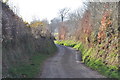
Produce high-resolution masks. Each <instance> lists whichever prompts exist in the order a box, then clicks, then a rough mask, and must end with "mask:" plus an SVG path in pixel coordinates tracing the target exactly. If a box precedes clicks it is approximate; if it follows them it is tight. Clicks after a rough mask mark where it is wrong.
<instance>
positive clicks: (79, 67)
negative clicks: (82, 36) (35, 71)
mask: <svg viewBox="0 0 120 80" xmlns="http://www.w3.org/2000/svg"><path fill="white" fill-rule="evenodd" d="M57 47H58V49H59V50H58V53H57V54H56V55H55V56H54V57H52V58H49V59H48V60H47V61H46V62H45V64H44V66H43V70H42V73H41V75H39V77H40V78H105V77H104V76H102V75H100V74H99V73H98V72H96V71H94V70H92V69H90V68H88V67H86V66H85V65H84V64H82V63H78V62H76V52H77V51H76V50H74V49H72V48H70V47H65V46H60V45H57Z"/></svg>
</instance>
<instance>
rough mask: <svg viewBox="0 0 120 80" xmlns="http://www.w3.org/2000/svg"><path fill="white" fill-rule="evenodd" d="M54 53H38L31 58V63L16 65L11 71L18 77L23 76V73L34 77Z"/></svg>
mask: <svg viewBox="0 0 120 80" xmlns="http://www.w3.org/2000/svg"><path fill="white" fill-rule="evenodd" d="M52 55H53V54H52ZM52 55H48V54H36V55H35V56H33V57H32V58H31V60H30V63H26V64H22V65H20V66H14V67H12V68H10V69H9V73H10V74H12V76H13V77H17V78H19V77H23V75H25V76H26V77H27V78H33V77H35V76H36V75H37V74H38V73H39V72H40V71H41V70H42V65H43V62H44V61H45V60H46V59H47V58H48V57H50V56H52Z"/></svg>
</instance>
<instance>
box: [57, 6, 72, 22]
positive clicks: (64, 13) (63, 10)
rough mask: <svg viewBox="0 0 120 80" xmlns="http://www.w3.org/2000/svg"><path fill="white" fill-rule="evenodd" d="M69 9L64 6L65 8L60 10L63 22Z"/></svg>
mask: <svg viewBox="0 0 120 80" xmlns="http://www.w3.org/2000/svg"><path fill="white" fill-rule="evenodd" d="M69 10H70V9H69V8H63V9H61V10H59V14H60V17H61V21H62V22H63V21H64V18H65V16H66V14H67V13H68V12H69Z"/></svg>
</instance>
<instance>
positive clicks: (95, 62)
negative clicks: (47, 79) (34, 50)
mask: <svg viewBox="0 0 120 80" xmlns="http://www.w3.org/2000/svg"><path fill="white" fill-rule="evenodd" d="M55 43H56V44H60V45H65V46H70V47H73V48H74V49H76V50H80V51H81V52H82V60H83V62H84V63H85V64H86V65H87V66H89V67H90V68H92V69H94V70H97V71H98V72H99V73H101V74H103V75H105V76H106V77H109V78H118V79H120V77H119V75H118V74H120V73H119V72H118V67H117V66H110V65H109V66H108V65H105V64H104V63H103V62H102V60H101V59H100V58H96V57H94V56H93V54H96V52H95V49H94V48H87V47H86V46H85V45H83V44H82V43H81V42H75V41H72V40H66V41H55ZM73 44H74V45H73ZM71 45H72V46H71ZM100 54H103V51H102V50H101V52H100Z"/></svg>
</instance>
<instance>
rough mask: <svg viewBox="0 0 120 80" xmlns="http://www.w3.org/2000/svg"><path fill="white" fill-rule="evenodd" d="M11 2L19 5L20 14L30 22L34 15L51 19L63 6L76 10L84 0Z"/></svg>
mask: <svg viewBox="0 0 120 80" xmlns="http://www.w3.org/2000/svg"><path fill="white" fill-rule="evenodd" d="M9 4H10V5H12V6H13V5H15V6H16V7H18V11H19V14H20V15H21V16H22V18H23V19H24V20H26V21H28V22H29V21H32V19H33V18H34V17H37V18H39V19H40V20H42V19H48V20H49V21H50V20H51V19H53V18H54V17H57V16H58V11H59V10H60V9H62V8H65V7H67V8H71V10H74V9H77V8H78V7H81V6H82V0H9Z"/></svg>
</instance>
